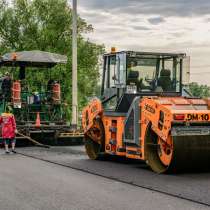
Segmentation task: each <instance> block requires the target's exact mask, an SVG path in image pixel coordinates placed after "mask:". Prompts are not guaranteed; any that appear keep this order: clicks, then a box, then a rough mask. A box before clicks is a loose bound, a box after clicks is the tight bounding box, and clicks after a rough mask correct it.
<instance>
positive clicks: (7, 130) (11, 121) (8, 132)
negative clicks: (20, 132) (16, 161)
mask: <svg viewBox="0 0 210 210" xmlns="http://www.w3.org/2000/svg"><path fill="white" fill-rule="evenodd" d="M0 125H1V127H2V138H3V139H6V138H7V139H12V138H14V137H15V130H16V122H15V117H14V115H13V114H10V113H2V114H1V116H0Z"/></svg>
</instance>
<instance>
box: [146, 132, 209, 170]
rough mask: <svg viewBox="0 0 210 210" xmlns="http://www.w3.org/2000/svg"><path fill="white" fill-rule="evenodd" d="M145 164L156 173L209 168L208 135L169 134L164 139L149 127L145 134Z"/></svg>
mask: <svg viewBox="0 0 210 210" xmlns="http://www.w3.org/2000/svg"><path fill="white" fill-rule="evenodd" d="M145 153H146V159H147V164H148V165H149V166H150V167H151V168H152V170H153V171H155V172H157V173H166V172H168V173H171V172H172V173H174V172H179V171H186V170H194V169H199V170H209V169H210V162H209V160H210V136H208V135H206V136H200V135H197V136H176V137H172V136H170V135H169V137H168V139H167V140H166V141H164V140H162V139H161V138H160V137H158V136H157V135H156V134H155V133H154V132H153V131H152V130H151V129H150V130H149V132H147V135H146V146H145Z"/></svg>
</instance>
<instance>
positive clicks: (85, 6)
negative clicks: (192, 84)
mask: <svg viewBox="0 0 210 210" xmlns="http://www.w3.org/2000/svg"><path fill="white" fill-rule="evenodd" d="M78 4H79V8H78V12H79V14H80V15H81V17H82V18H85V19H86V20H87V22H88V23H91V24H92V25H93V27H94V32H93V33H91V34H87V35H85V36H87V37H88V38H89V39H90V40H93V41H95V42H97V43H100V44H105V46H106V47H107V49H110V47H111V46H116V47H117V48H118V49H119V50H124V49H125V50H126V49H127V50H138V51H169V52H186V53H188V54H189V55H190V56H191V72H192V75H191V80H192V81H197V82H199V83H205V84H209V83H210V82H209V81H210V38H209V37H210V15H208V13H210V1H208V0H200V1H195V0H191V1H185V0H182V1H181V0H174V1H167V0H159V1H156V0H141V1H137V0H129V1H128V0H112V1H105V0H100V1H99V0H88V1H87V0H79V1H78ZM199 72H209V73H205V75H204V74H199ZM209 85H210V84H209Z"/></svg>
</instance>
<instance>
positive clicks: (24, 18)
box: [0, 0, 103, 112]
mask: <svg viewBox="0 0 210 210" xmlns="http://www.w3.org/2000/svg"><path fill="white" fill-rule="evenodd" d="M0 8H1V10H0V53H1V54H3V53H6V52H11V51H22V50H43V51H49V52H56V53H60V54H66V55H67V56H68V58H69V61H68V64H67V66H66V67H65V68H64V67H62V69H61V73H60V72H59V71H53V74H54V75H52V77H53V76H54V77H57V76H61V75H62V82H63V83H62V85H63V92H64V97H65V99H66V100H67V102H68V104H69V106H68V107H69V108H71V106H70V105H71V39H72V36H71V34H72V31H71V23H72V9H71V7H70V6H69V5H68V3H67V0H14V1H13V3H12V5H8V4H7V3H6V1H5V0H0ZM92 30H93V28H92V26H91V25H88V24H87V23H86V22H85V20H83V19H81V18H80V17H78V33H79V35H78V87H79V93H78V94H79V107H80V108H81V107H83V106H84V105H85V104H86V103H87V97H88V96H91V95H93V94H94V93H95V92H96V90H97V83H98V78H99V66H98V58H99V55H100V54H101V53H102V52H103V46H100V45H96V44H94V43H91V42H89V41H87V40H85V39H84V38H83V37H82V34H84V33H89V32H91V31H92ZM57 68H60V67H57ZM58 72H59V73H58ZM58 74H59V75H58ZM47 77H48V75H47V73H45V71H43V72H41V71H40V72H38V73H36V74H34V72H31V73H29V76H28V80H29V82H31V83H32V82H33V80H36V81H39V82H43V81H46V78H47ZM68 112H70V110H68Z"/></svg>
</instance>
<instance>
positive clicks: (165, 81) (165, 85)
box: [158, 69, 172, 91]
mask: <svg viewBox="0 0 210 210" xmlns="http://www.w3.org/2000/svg"><path fill="white" fill-rule="evenodd" d="M158 86H160V87H162V89H163V91H171V86H172V81H171V71H170V70H169V69H162V70H161V72H160V77H159V79H158Z"/></svg>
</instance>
